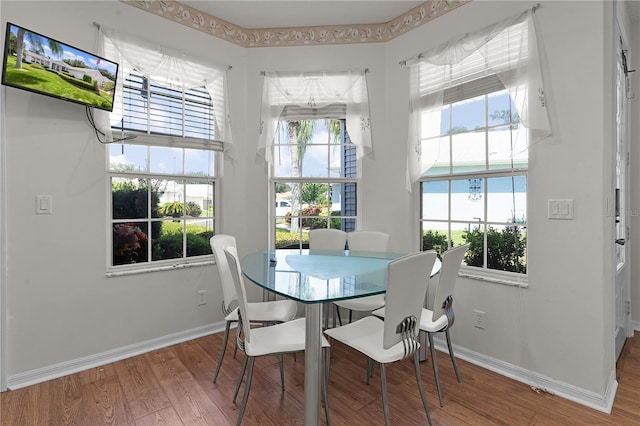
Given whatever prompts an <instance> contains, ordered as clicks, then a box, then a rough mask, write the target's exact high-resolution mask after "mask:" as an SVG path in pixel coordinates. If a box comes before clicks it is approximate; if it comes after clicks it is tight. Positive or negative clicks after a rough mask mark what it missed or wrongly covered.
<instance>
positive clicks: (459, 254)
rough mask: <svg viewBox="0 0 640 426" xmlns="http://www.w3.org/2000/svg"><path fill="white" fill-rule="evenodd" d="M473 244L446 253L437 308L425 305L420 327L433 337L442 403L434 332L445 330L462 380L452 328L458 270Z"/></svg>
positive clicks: (381, 311)
mask: <svg viewBox="0 0 640 426" xmlns="http://www.w3.org/2000/svg"><path fill="white" fill-rule="evenodd" d="M469 245H470V244H469V243H467V244H463V245H460V246H457V247H453V248H450V249H449V250H447V251H446V252H444V254H443V255H442V267H441V269H440V272H439V274H438V279H437V281H436V290H435V297H434V299H433V308H432V309H428V308H423V309H422V317H421V319H420V330H421V331H423V332H425V333H427V337H428V339H429V348H430V352H431V366H432V367H433V375H434V377H435V381H436V388H437V390H438V399H439V401H440V406H441V407H443V406H444V399H443V397H442V387H441V385H440V375H439V374H438V358H437V355H436V352H437V351H436V349H435V346H434V344H433V335H434V334H435V333H441V332H444V333H445V336H446V338H447V348H448V350H449V358H451V363H452V364H453V370H454V371H455V373H456V378H457V379H458V383H462V378H461V377H460V372H459V371H458V365H457V364H456V358H455V356H454V354H453V346H452V344H451V336H450V335H449V329H450V328H451V327H452V326H453V322H454V319H455V315H454V313H453V290H454V288H455V285H456V281H457V279H458V273H459V272H460V266H461V265H462V260H463V259H464V255H465V253H466V252H467V250H468V249H469ZM385 311H386V309H385V308H381V309H378V310H375V311H373V314H374V315H377V316H380V317H383V318H384V316H385Z"/></svg>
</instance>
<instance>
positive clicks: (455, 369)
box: [445, 328, 462, 383]
mask: <svg viewBox="0 0 640 426" xmlns="http://www.w3.org/2000/svg"><path fill="white" fill-rule="evenodd" d="M445 334H446V336H447V347H448V348H449V357H450V358H451V363H452V364H453V371H455V372H456V378H457V379H458V383H462V377H460V372H459V371H458V364H456V357H455V356H454V355H453V346H452V345H451V336H449V329H448V328H447V329H446V330H445Z"/></svg>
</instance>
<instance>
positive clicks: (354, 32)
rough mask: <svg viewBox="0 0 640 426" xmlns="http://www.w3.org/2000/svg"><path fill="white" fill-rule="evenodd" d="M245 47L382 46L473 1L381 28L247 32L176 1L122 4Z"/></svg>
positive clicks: (438, 2)
mask: <svg viewBox="0 0 640 426" xmlns="http://www.w3.org/2000/svg"><path fill="white" fill-rule="evenodd" d="M120 1H121V2H123V3H127V4H129V5H131V6H134V7H137V8H139V9H142V10H146V11H147V12H150V13H153V14H155V15H158V16H162V17H163V18H166V19H169V20H171V21H174V22H177V23H179V24H182V25H184V26H187V27H189V28H193V29H195V30H198V31H201V32H203V33H206V34H209V35H212V36H215V37H218V38H221V39H223V40H227V41H230V42H232V43H235V44H237V45H239V46H242V47H277V46H309V45H326V44H349V43H380V42H386V41H389V40H392V39H394V38H396V37H398V36H400V35H402V34H404V33H406V32H408V31H411V30H412V29H414V28H417V27H419V26H420V25H423V24H426V23H427V22H429V21H431V20H433V19H435V18H437V17H439V16H442V15H444V14H445V13H447V12H450V11H452V10H453V9H456V8H458V7H460V6H462V5H464V4H466V3H468V2H469V1H471V0H428V1H426V2H424V3H422V4H420V5H418V6H416V7H414V8H413V9H411V10H409V11H408V12H406V13H404V14H402V15H400V16H398V17H397V18H394V19H392V20H391V21H389V22H385V23H381V24H353V25H334V26H312V27H289V28H258V29H246V28H242V27H239V26H238V25H235V24H232V23H231V22H227V21H225V20H222V19H220V18H218V17H216V16H213V15H209V14H206V13H204V12H202V11H199V10H197V9H194V8H192V7H189V6H187V5H184V4H182V3H180V2H178V1H174V0H120Z"/></svg>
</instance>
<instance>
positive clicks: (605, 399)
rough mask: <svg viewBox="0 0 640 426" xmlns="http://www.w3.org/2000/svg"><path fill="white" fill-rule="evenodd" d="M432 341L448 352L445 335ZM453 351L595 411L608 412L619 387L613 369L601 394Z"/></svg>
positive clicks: (462, 350) (465, 351)
mask: <svg viewBox="0 0 640 426" xmlns="http://www.w3.org/2000/svg"><path fill="white" fill-rule="evenodd" d="M434 344H435V347H436V349H438V350H439V351H443V352H445V353H448V350H447V341H446V340H445V339H444V338H439V337H435V338H434ZM453 351H454V353H455V355H456V358H460V359H463V360H465V361H468V362H470V363H472V364H475V365H477V366H479V367H482V368H486V369H487V370H490V371H493V372H495V373H498V374H500V375H502V376H505V377H509V378H510V379H513V380H517V381H518V382H521V383H525V384H527V385H529V386H532V387H534V388H536V389H539V390H541V391H543V392H547V393H550V394H552V395H557V396H559V397H561V398H565V399H568V400H570V401H573V402H576V403H578V404H581V405H584V406H587V407H590V408H593V409H594V410H598V411H601V412H604V413H607V414H610V413H611V408H612V407H613V400H614V398H615V395H616V390H617V388H618V382H617V381H616V375H615V373H616V372H615V370H614V371H612V372H611V374H610V375H609V383H608V384H607V390H606V392H605V394H604V395H600V394H597V393H595V392H592V391H589V390H586V389H582V388H579V387H577V386H574V385H571V384H569V383H565V382H562V381H559V380H556V379H552V378H550V377H546V376H543V375H541V374H539V373H535V372H533V371H529V370H527V369H525V368H522V367H518V366H516V365H513V364H509V363H507V362H504V361H501V360H499V359H496V358H491V357H489V356H486V355H484V354H481V353H478V352H474V351H472V350H469V349H466V348H462V347H458V346H455V345H454V347H453ZM463 380H464V377H463Z"/></svg>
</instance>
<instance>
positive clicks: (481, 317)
mask: <svg viewBox="0 0 640 426" xmlns="http://www.w3.org/2000/svg"><path fill="white" fill-rule="evenodd" d="M473 315H474V316H473V326H474V327H476V328H481V329H482V330H484V329H486V328H487V314H486V312H483V311H479V310H477V309H476V310H475V311H473Z"/></svg>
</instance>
